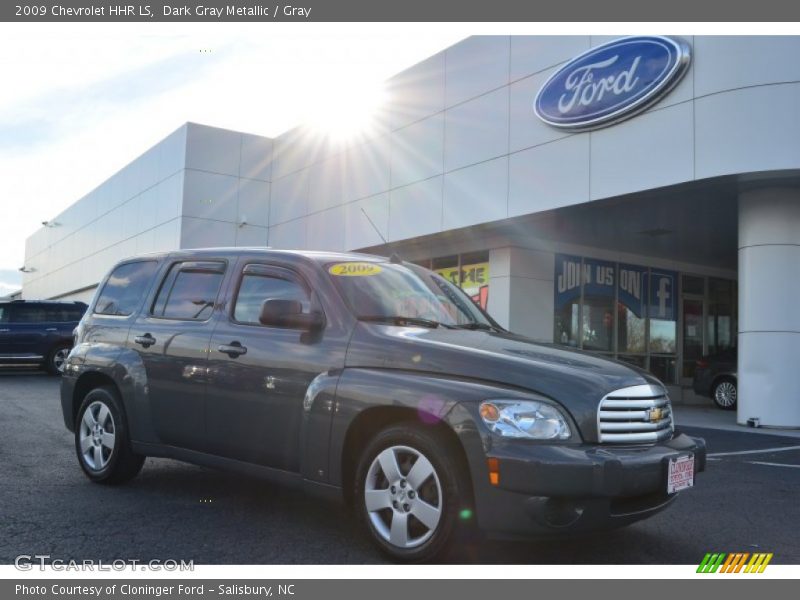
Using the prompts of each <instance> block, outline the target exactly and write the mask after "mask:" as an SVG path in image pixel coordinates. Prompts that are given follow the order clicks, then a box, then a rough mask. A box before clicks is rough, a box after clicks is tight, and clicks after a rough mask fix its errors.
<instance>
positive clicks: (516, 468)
mask: <svg viewBox="0 0 800 600" xmlns="http://www.w3.org/2000/svg"><path fill="white" fill-rule="evenodd" d="M687 454H692V455H694V457H695V474H697V473H699V472H701V471H703V470H705V463H706V448H705V442H704V441H703V440H701V439H694V438H690V437H689V436H687V435H684V434H676V435H675V436H674V437H673V438H672V439H671V440H667V441H664V442H661V443H658V444H656V445H650V446H622V445H619V446H613V445H606V444H604V445H600V444H597V445H588V444H582V445H576V446H570V445H544V444H519V443H516V444H514V443H505V444H502V445H501V444H495V445H493V447H492V448H491V450H490V451H489V452H488V453H487V454H486V458H496V459H497V460H498V465H499V484H498V485H490V484H489V483H488V469H487V479H485V480H484V482H483V483H481V482H477V481H473V483H474V484H475V503H476V509H477V515H478V523H479V526H480V527H481V528H482V529H484V530H485V531H487V532H489V533H493V534H498V535H501V536H503V537H517V536H523V537H529V536H531V535H534V536H536V535H545V536H550V535H557V534H560V533H574V532H580V531H596V530H602V529H611V528H614V527H619V526H623V525H627V524H629V523H632V522H634V521H638V520H640V519H644V518H646V517H649V516H651V515H653V514H655V513H657V512H658V511H660V510H662V509H664V508H666V507H667V506H668V505H669V504H670V503H671V502H672V501H673V500H674V499H675V497H676V496H677V494H672V495H668V494H667V472H668V468H669V467H668V465H669V461H670V459H673V458H676V457H679V456H684V455H687ZM474 477H475V473H474V470H473V478H474Z"/></svg>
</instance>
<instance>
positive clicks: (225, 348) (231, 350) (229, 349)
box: [217, 342, 247, 358]
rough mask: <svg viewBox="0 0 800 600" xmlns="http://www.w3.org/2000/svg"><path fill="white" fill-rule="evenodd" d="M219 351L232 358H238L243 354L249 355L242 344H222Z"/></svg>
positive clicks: (218, 347)
mask: <svg viewBox="0 0 800 600" xmlns="http://www.w3.org/2000/svg"><path fill="white" fill-rule="evenodd" d="M217 350H218V351H219V352H222V353H223V354H227V355H228V356H230V357H231V358H236V357H237V356H241V355H242V354H247V348H245V347H244V346H242V344H241V343H240V342H231V343H230V344H220V345H219V346H217Z"/></svg>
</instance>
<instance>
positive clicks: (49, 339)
mask: <svg viewBox="0 0 800 600" xmlns="http://www.w3.org/2000/svg"><path fill="white" fill-rule="evenodd" d="M84 312H86V304H84V303H83V302H55V301H38V300H12V301H11V302H0V364H2V365H27V364H36V365H41V366H42V367H44V368H45V369H46V370H47V371H48V372H50V373H52V374H53V375H58V374H60V373H61V372H62V371H63V370H64V362H65V361H66V359H67V355H68V354H69V351H70V350H71V349H72V331H73V329H75V326H76V325H77V324H78V321H80V320H81V317H82V316H83V313H84Z"/></svg>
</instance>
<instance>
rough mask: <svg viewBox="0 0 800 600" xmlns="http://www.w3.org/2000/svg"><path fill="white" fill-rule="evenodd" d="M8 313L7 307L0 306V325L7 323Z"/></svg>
mask: <svg viewBox="0 0 800 600" xmlns="http://www.w3.org/2000/svg"><path fill="white" fill-rule="evenodd" d="M9 312H10V311H9V307H8V305H3V304H0V323H8V314H9Z"/></svg>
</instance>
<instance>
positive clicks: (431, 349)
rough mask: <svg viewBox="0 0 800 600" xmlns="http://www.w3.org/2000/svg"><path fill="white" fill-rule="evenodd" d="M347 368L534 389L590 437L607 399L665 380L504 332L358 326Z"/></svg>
mask: <svg viewBox="0 0 800 600" xmlns="http://www.w3.org/2000/svg"><path fill="white" fill-rule="evenodd" d="M346 366H347V367H368V368H391V369H402V370H407V371H417V372H421V373H422V372H424V373H434V374H441V375H445V376H449V377H458V378H463V379H473V380H480V381H482V382H491V383H495V384H501V385H506V386H511V387H515V388H523V389H526V390H530V391H532V392H536V393H538V394H541V395H543V396H546V397H548V398H551V399H553V400H555V401H556V402H558V403H560V404H561V405H563V406H564V407H565V408H566V409H567V410H568V411H569V412H570V413H571V414H572V416H573V418H574V419H575V420H576V422H577V424H578V426H579V427H580V428H581V430H582V431H583V432H584V438H585V439H587V441H591V438H592V437H594V436H595V435H596V434H595V433H594V431H595V429H596V419H597V407H598V405H599V403H600V400H601V399H602V398H603V396H605V395H606V394H608V393H610V392H612V391H614V390H618V389H621V388H625V387H630V386H635V385H643V384H651V385H657V386H659V387H660V386H661V385H662V384H661V383H660V382H659V381H658V380H657V379H656V378H655V377H653V376H651V375H649V374H648V373H646V372H644V371H642V370H640V369H638V368H636V367H633V366H630V365H626V364H624V363H621V362H618V361H614V360H609V359H605V358H602V357H599V356H596V355H592V354H588V353H585V352H580V351H576V350H570V349H566V348H561V347H558V346H554V345H551V344H543V343H539V342H535V341H534V340H531V339H529V338H525V337H523V336H519V335H515V334H511V333H507V332H502V333H500V332H494V331H481V330H476V331H471V330H465V329H445V328H443V327H438V328H435V329H430V328H423V327H398V326H394V325H383V324H376V323H359V324H358V325H357V326H356V330H355V331H354V333H353V337H352V339H351V342H350V347H349V349H348V353H347V359H346ZM590 432H592V434H591V435H587V434H589V433H590Z"/></svg>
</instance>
